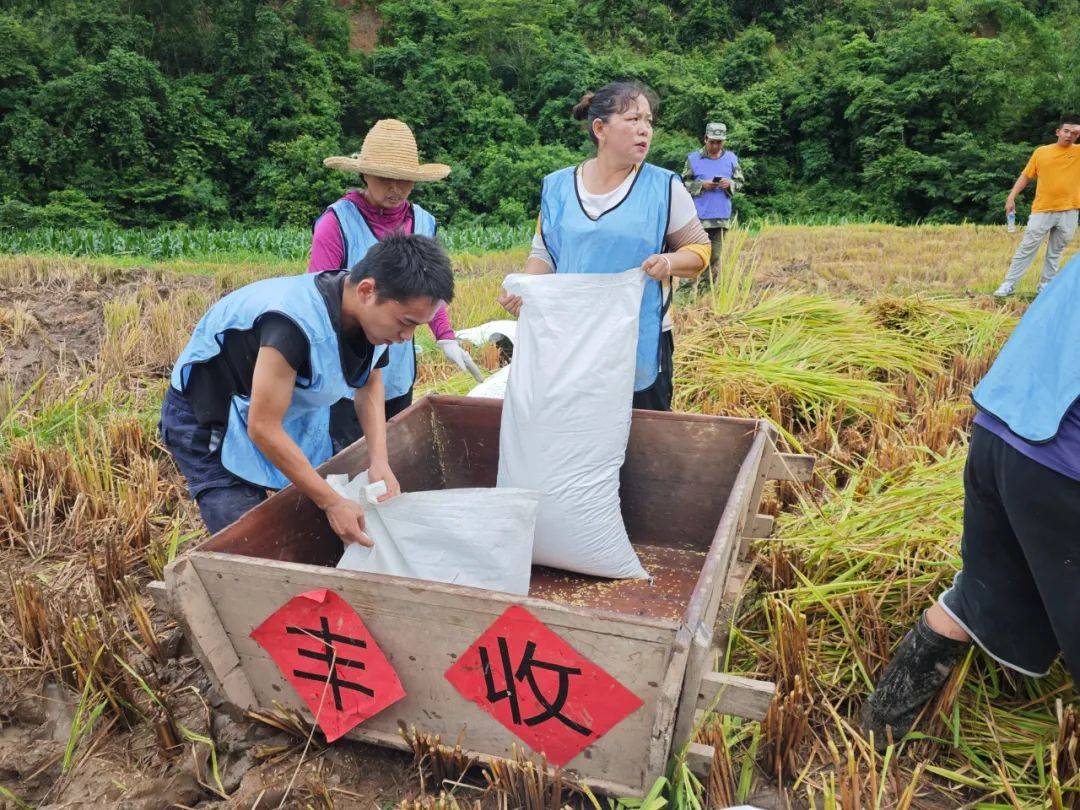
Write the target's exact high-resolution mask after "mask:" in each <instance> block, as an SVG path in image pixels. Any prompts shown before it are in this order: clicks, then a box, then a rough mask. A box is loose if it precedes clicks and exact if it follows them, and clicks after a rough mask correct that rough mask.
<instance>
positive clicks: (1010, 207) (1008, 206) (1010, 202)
mask: <svg viewBox="0 0 1080 810" xmlns="http://www.w3.org/2000/svg"><path fill="white" fill-rule="evenodd" d="M1015 210H1016V200H1015V199H1013V198H1012V197H1008V198H1006V200H1005V213H1006V214H1011V213H1013V212H1014V211H1015Z"/></svg>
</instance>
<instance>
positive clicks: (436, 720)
mask: <svg viewBox="0 0 1080 810" xmlns="http://www.w3.org/2000/svg"><path fill="white" fill-rule="evenodd" d="M501 412H502V403H501V402H500V401H498V400H485V399H467V398H462V397H442V396H433V397H428V398H425V399H424V400H422V401H420V402H418V403H416V404H414V405H413V406H412V407H411V408H409V409H408V410H407V411H405V412H404V413H402V414H400V415H399V416H398V417H397V418H395V419H394V420H392V421H391V422H390V424H389V426H388V434H389V452H390V464H391V466H392V468H393V470H394V472H395V474H396V475H397V477H398V479H399V481H400V482H401V485H402V488H403V490H405V491H415V490H426V489H441V488H456V487H477V486H481V487H490V486H494V485H495V476H496V470H497V466H498V448H499V421H500V416H501ZM774 436H775V431H774V429H773V428H772V427H771V425H770V424H769V423H768V422H766V421H764V420H754V419H735V418H725V417H710V416H699V415H689V414H672V413H654V412H647V411H635V412H634V417H633V424H632V428H631V432H630V441H629V445H628V448H627V454H626V463H625V465H624V467H623V470H622V484H621V497H622V509H623V516H624V518H625V521H626V527H627V530H628V532H629V534H630V538H631V540H632V542H633V543H634V545H635V547H636V548H637V549H638V552H639V554H640V555H641V558H642V562H643V563H644V564H645V566H646V568H647V569H649V571H650V572H651V573H652V574H653V577H654V578H653V580H652V582H651V583H650V582H641V581H623V582H611V581H607V580H599V579H595V578H591V577H585V576H579V575H574V574H568V573H566V572H561V571H554V570H550V569H543V568H539V567H536V568H534V571H533V581H532V588H531V591H530V595H529V596H528V597H518V596H512V595H508V594H501V593H496V592H493V591H485V590H481V589H475V588H467V587H459V586H453V585H444V584H440V583H435V582H427V581H421V580H412V579H405V578H399V577H390V576H384V575H376V574H362V573H357V572H353V571H339V570H337V569H336V568H334V567H333V566H334V564H335V563H336V561H337V559H338V558H339V557H340V555H341V552H342V545H341V542H340V540H338V538H337V537H336V535H334V533H333V532H332V531H331V530H330V527H329V525H328V524H327V522H326V520H325V518H324V516H323V514H322V512H321V511H320V510H319V509H318V508H317V507H315V505H314V504H312V503H311V502H310V501H309V500H308V499H307V498H305V497H304V496H302V495H301V494H300V493H299V492H298V491H297V490H295V488H292V487H290V488H288V489H285V490H283V491H281V492H279V493H277V494H275V495H274V496H273V497H271V498H270V499H268V500H267V501H266V502H265V503H263V504H262V505H260V506H259V507H257V508H255V509H253V510H252V511H251V512H249V513H248V514H247V515H245V516H244V517H243V518H242V519H241V520H239V521H238V522H237V523H235V524H233V525H232V526H230V527H228V528H227V529H224V530H223V531H221V532H219V533H218V534H217V535H215V536H214V537H212V538H210V539H209V540H207V541H206V542H205V543H203V544H202V545H201V546H199V547H198V548H197V549H196V550H194V551H192V552H190V553H189V554H188V555H187V556H186V557H185V558H183V559H180V560H177V561H176V562H174V563H173V564H171V565H170V566H169V568H168V569H167V570H166V582H165V586H164V589H162V588H161V586H160V585H159V586H158V587H157V590H158V592H159V594H158V595H159V596H160V598H161V600H162V602H163V604H164V605H166V606H167V608H168V609H169V610H170V611H171V612H173V613H174V614H175V615H176V616H177V617H178V619H180V621H181V622H182V624H183V625H184V628H185V631H186V632H187V633H188V636H189V638H190V639H191V641H192V644H193V647H194V649H195V652H196V654H197V655H198V657H199V658H200V660H201V662H202V664H203V666H204V667H205V668H206V670H207V672H208V674H209V675H210V677H211V680H212V681H213V682H214V684H215V686H217V687H218V688H219V689H220V690H221V692H222V693H223V695H224V697H225V698H226V700H227V701H229V702H230V703H232V704H233V705H235V706H236V707H238V708H241V709H254V708H258V707H261V708H264V709H269V708H271V707H272V705H273V703H274V702H278V703H280V704H283V705H285V706H287V707H290V708H292V709H295V710H297V711H299V712H300V713H301V714H303V715H305V716H307V717H309V718H310V717H311V713H310V712H309V711H308V710H307V708H306V706H305V705H304V704H303V702H302V701H301V700H300V698H299V696H298V695H297V693H296V692H295V691H294V690H293V689H292V687H291V686H290V685H289V684H288V682H287V681H286V680H285V679H284V677H283V676H282V675H281V673H280V672H279V670H278V668H277V666H276V665H275V664H274V662H273V661H272V660H271V658H270V657H269V655H268V654H267V653H266V652H265V651H264V650H263V648H262V647H260V646H259V645H258V644H256V643H255V642H254V641H253V640H252V639H251V638H250V635H249V634H250V633H251V631H252V629H253V628H254V627H256V626H257V625H259V624H260V623H261V622H262V621H263V620H264V619H265V618H266V617H267V616H268V615H270V614H271V613H273V612H274V611H275V610H277V609H278V608H279V607H280V606H281V605H283V604H284V603H285V602H287V601H288V600H289V599H290V598H291V597H293V596H295V595H297V594H300V593H303V592H305V591H309V590H312V589H315V588H328V589H330V590H333V591H334V592H336V593H337V594H339V595H340V596H341V597H343V598H344V599H345V600H346V601H347V602H348V603H349V604H350V605H351V607H352V608H353V609H355V610H356V612H357V613H358V614H359V616H360V617H361V619H362V620H363V622H364V623H365V625H366V626H367V627H368V629H369V630H370V631H371V633H372V635H373V636H374V637H375V639H376V640H377V642H378V644H379V645H380V647H381V648H382V650H383V652H384V653H385V655H386V656H387V658H388V659H389V661H390V663H391V664H392V666H393V667H394V669H395V670H396V671H397V673H398V676H399V677H400V679H401V682H402V685H403V687H404V689H405V693H406V697H405V698H404V699H402V700H400V701H398V702H397V703H395V704H393V705H392V706H390V707H389V708H387V709H386V710H384V711H382V712H381V713H379V714H377V715H375V716H374V717H372V718H369V719H368V720H366V721H365V722H363V723H361V724H360V725H359V726H357V727H355V728H354V729H353V730H352V731H351V732H349V735H348V736H349V737H352V738H355V739H359V740H365V741H368V742H373V743H377V744H381V745H387V746H392V747H395V748H405V747H406V744H405V741H404V740H403V738H402V737H401V736H400V734H399V731H398V729H399V725H400V724H405V725H406V726H413V725H415V726H416V727H417V728H419V729H421V730H423V731H427V732H430V733H433V734H439V735H441V737H442V739H443V740H444V741H447V742H450V743H451V744H452V743H453V742H455V741H457V740H459V739H460V740H461V741H462V743H463V746H464V747H465V748H466V749H467V750H469V751H471V752H473V753H475V754H477V755H478V756H480V757H481V758H492V757H510V756H511V754H512V747H513V746H514V745H515V744H517V745H519V746H520V745H521V742H520V741H519V740H518V739H517V738H516V737H515V735H514V734H512V733H511V732H510V731H509V730H507V728H504V727H503V726H502V725H500V724H499V723H498V722H497V721H496V720H495V719H494V718H492V717H491V716H490V715H488V714H487V713H485V712H484V711H482V710H481V709H480V708H479V707H478V706H477V705H476V704H474V703H471V702H469V701H467V700H465V699H464V698H463V697H462V696H461V695H460V694H459V693H458V692H457V691H456V690H455V688H454V687H453V686H452V685H451V684H450V682H449V681H447V679H446V678H445V676H444V673H445V672H446V670H447V669H448V667H450V666H451V665H452V664H453V663H454V661H455V660H456V659H457V657H458V656H460V655H461V654H462V653H463V652H464V651H465V650H466V649H467V648H468V647H469V646H470V645H471V644H472V643H473V642H474V641H475V640H476V639H477V637H479V636H480V635H481V634H482V633H483V632H484V631H485V630H486V629H487V628H488V627H489V626H490V625H491V624H492V622H494V621H495V620H496V619H497V618H498V617H499V616H500V615H501V614H502V613H503V612H504V611H505V610H506V609H507V608H508V607H509V606H511V605H520V606H522V607H524V608H525V609H526V610H528V611H529V612H530V613H531V614H532V615H533V616H535V617H536V618H537V619H539V620H540V621H541V622H543V624H544V625H546V626H547V627H548V628H549V629H550V630H551V631H553V632H554V633H556V634H557V635H558V636H560V637H561V638H562V639H563V640H564V641H565V642H566V643H568V644H569V645H570V646H571V647H573V648H574V650H576V651H577V652H578V653H579V654H580V655H581V656H584V657H585V658H587V659H589V660H590V661H592V662H593V663H595V664H596V665H598V666H600V667H601V668H603V669H604V670H605V671H607V672H608V673H609V674H610V675H612V676H613V677H615V678H616V679H617V680H618V681H619V682H620V683H621V684H622V685H623V686H625V687H626V688H627V689H629V690H630V691H631V692H633V693H634V694H635V695H636V696H637V697H639V698H640V699H641V701H642V702H643V705H642V706H641V707H640V708H638V709H637V710H636V711H634V712H633V713H631V714H630V715H629V716H627V717H626V718H625V719H623V720H622V721H621V722H619V723H618V724H617V725H615V726H614V727H613V728H612V729H611V730H610V731H609V732H608V733H607V734H605V735H604V736H602V737H601V738H600V739H599V740H598V741H596V742H594V743H593V744H592V745H591V746H590V747H588V748H586V749H585V750H584V751H582V752H581V753H580V754H579V755H577V756H576V757H575V758H574V759H573V760H572V761H570V762H569V763H568V765H567V770H568V771H570V772H572V773H573V774H574V775H576V776H577V777H578V778H580V779H581V780H582V781H583V782H585V783H587V784H589V785H590V786H591V787H593V788H594V789H597V790H600V791H603V792H606V793H611V794H617V795H626V796H640V795H642V794H643V793H644V792H645V791H647V790H648V788H649V787H650V786H651V785H652V783H653V782H654V781H655V780H656V779H657V778H658V777H659V776H661V775H663V773H664V769H665V766H666V763H667V761H668V758H669V756H670V755H671V754H672V753H673V751H677V750H679V747H681V746H682V745H683V744H685V743H686V742H687V740H688V738H689V736H690V734H691V732H692V728H693V725H694V722H695V717H696V716H697V717H699V716H700V712H701V711H702V710H703V709H705V708H707V707H711V708H712V709H714V710H717V711H721V712H726V713H730V714H738V715H741V716H746V717H761V716H763V715H764V712H765V710H766V709H767V707H768V704H769V702H770V701H771V698H772V692H773V689H772V685H771V684H767V683H762V682H758V681H751V680H748V679H745V678H738V677H734V676H728V675H721V674H719V673H716V672H714V668H715V666H716V663H717V661H716V654H715V652H714V648H715V646H716V639H715V638H714V633H715V625H716V620H717V615H718V613H719V611H720V608H721V604H722V602H723V601H724V600H725V598H727V599H728V600H730V599H731V598H732V597H733V596H735V595H737V593H738V590H739V588H740V587H741V583H742V580H743V579H744V578H745V574H746V569H747V566H746V565H745V564H741V563H740V562H739V559H740V553H741V552H740V549H741V547H742V546H744V545H745V540H744V538H746V537H760V536H766V535H767V534H768V533H769V531H770V530H771V526H772V519H771V518H769V517H766V516H762V515H758V511H757V510H758V504H759V501H760V498H761V493H762V488H763V485H764V483H765V482H766V481H767V480H769V479H770V478H771V479H784V480H804V479H805V478H806V477H808V476H809V473H810V468H811V467H812V460H810V459H808V458H807V457H804V456H792V455H786V454H780V453H777V452H776V450H775V446H774ZM366 468H367V448H366V446H365V443H364V442H363V441H360V442H358V443H357V444H355V445H353V446H352V447H350V448H348V449H347V450H345V451H344V452H342V453H340V454H339V455H338V456H336V457H335V458H333V459H331V460H330V461H329V462H327V463H326V464H325V465H324V466H323V467H322V468H321V470H320V471H321V472H322V473H323V474H328V473H349V474H350V475H354V474H356V473H358V472H360V471H361V470H364V469H366ZM720 632H721V633H722V632H723V627H721V628H720ZM719 646H721V647H722V646H723V645H719ZM710 755H711V749H708V748H706V747H705V746H700V745H694V746H691V748H690V752H689V758H690V761H691V764H693V765H695V766H698V767H705V766H706V765H707V762H708V760H709V757H710Z"/></svg>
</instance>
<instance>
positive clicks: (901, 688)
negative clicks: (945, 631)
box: [862, 615, 971, 752]
mask: <svg viewBox="0 0 1080 810" xmlns="http://www.w3.org/2000/svg"><path fill="white" fill-rule="evenodd" d="M970 644H971V642H970V641H954V640H953V639H951V638H947V637H945V636H942V635H939V634H937V633H935V632H934V631H933V630H931V629H930V625H928V624H927V623H926V616H925V615H924V616H920V617H919V623H918V624H917V625H915V626H914V627H913V628H911V630H909V631H908V634H907V635H906V636H904V640H903V641H901V642H900V646H899V647H897V648H896V652H895V653H894V654H893V657H892V660H891V661H890V662H889V664H888V666H886V667H885V671H884V672H883V673H882V675H881V679H880V680H879V681H878V684H877V688H876V689H875V690H874V691H873V693H872V694H871V695H870V697H868V698H867V699H866V703H864V704H863V710H862V728H863V731H864V732H865V733H866V735H867V736H868V737H869V735H870V733H871V732H873V734H874V747H875V748H877V749H878V751H879V752H881V751H884V750H885V748H886V747H888V744H889V736H888V733H887V731H886V728H887V727H891V728H892V737H893V741H894V742H900V740H901V739H902V738H903V737H904V735H905V734H907V733H908V731H910V730H911V725H912V723H914V722H915V718H916V717H918V716H919V712H921V711H922V710H923V707H924V706H925V705H926V704H927V703H928V702H929V701H930V699H931V698H932V697H934V695H936V694H937V692H938V690H939V689H941V686H942V684H944V683H945V681H946V680H948V678H949V673H950V672H952V668H953V667H954V666H955V665H956V663H957V662H958V661H959V660H960V657H961V656H962V655H963V654H964V653H965V652H967V648H968V646H969V645H970Z"/></svg>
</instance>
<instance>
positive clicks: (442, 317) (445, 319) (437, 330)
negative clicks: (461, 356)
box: [428, 304, 455, 340]
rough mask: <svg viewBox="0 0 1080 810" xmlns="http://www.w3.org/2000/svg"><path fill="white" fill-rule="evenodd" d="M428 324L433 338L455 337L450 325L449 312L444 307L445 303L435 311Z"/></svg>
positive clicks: (450, 338) (445, 338)
mask: <svg viewBox="0 0 1080 810" xmlns="http://www.w3.org/2000/svg"><path fill="white" fill-rule="evenodd" d="M428 326H430V327H431V331H432V333H434V335H435V340H453V339H454V338H455V335H454V328H453V327H452V326H450V313H449V312H448V311H447V309H446V304H443V305H442V306H441V307H439V311H438V312H436V313H435V317H434V318H432V319H431V323H429V324H428Z"/></svg>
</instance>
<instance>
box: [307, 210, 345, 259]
mask: <svg viewBox="0 0 1080 810" xmlns="http://www.w3.org/2000/svg"><path fill="white" fill-rule="evenodd" d="M344 265H345V244H344V242H343V241H342V239H341V228H340V227H339V226H338V221H337V217H336V216H334V214H333V213H332V212H330V211H327V212H326V213H325V214H323V215H322V216H321V217H319V220H318V221H317V222H316V223H315V229H314V230H313V231H312V233H311V258H310V259H309V260H308V272H309V273H321V272H322V271H323V270H339V269H341V268H342V267H344Z"/></svg>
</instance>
